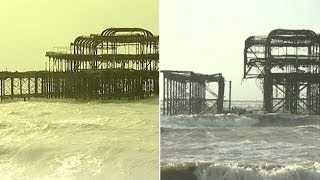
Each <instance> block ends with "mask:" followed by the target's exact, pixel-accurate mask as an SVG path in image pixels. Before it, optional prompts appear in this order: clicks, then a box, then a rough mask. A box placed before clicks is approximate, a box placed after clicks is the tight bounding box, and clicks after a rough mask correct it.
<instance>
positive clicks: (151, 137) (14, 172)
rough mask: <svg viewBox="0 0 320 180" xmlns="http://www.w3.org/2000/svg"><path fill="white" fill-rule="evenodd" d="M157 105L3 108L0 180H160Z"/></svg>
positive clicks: (46, 103) (34, 103) (64, 103)
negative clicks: (144, 177) (146, 175)
mask: <svg viewBox="0 0 320 180" xmlns="http://www.w3.org/2000/svg"><path fill="white" fill-rule="evenodd" d="M157 103H158V101H157V98H154V99H148V100H141V101H135V102H122V101H118V102H116V101H115V102H109V101H108V102H101V101H95V102H77V101H74V100H41V99H39V100H38V99H33V100H31V101H26V102H21V101H18V102H10V101H5V102H2V103H0V140H1V141H0V172H1V173H0V179H1V180H2V179H3V180H11V179H17V180H29V179H31V180H38V179H39V180H56V179H59V180H60V179H62V180H64V179H65V180H79V179H80V180H81V179H82V180H87V179H93V180H94V179H97V180H98V179H106V178H107V179H123V180H127V179H130V180H131V179H141V177H143V176H144V175H145V173H144V172H149V173H148V177H150V178H151V179H156V178H157V177H158V168H157V167H158V107H159V106H158V104H157ZM137 166H139V167H137Z"/></svg>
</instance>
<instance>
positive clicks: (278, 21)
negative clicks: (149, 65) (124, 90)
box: [160, 0, 320, 100]
mask: <svg viewBox="0 0 320 180" xmlns="http://www.w3.org/2000/svg"><path fill="white" fill-rule="evenodd" d="M319 7H320V1H318V0H241V1H240V0H233V1H232V0H160V68H161V69H163V70H191V71H195V72H199V73H208V74H215V73H222V74H223V76H224V77H225V79H226V83H228V82H227V81H229V80H231V81H232V99H237V100H262V99H263V96H262V91H261V90H260V88H259V81H256V80H254V79H251V80H242V78H243V61H244V60H243V50H244V41H245V39H246V38H248V37H249V36H252V35H268V33H269V32H270V31H271V30H273V29H277V28H283V29H310V30H313V31H315V32H316V33H320V26H319V25H320V24H319V23H320V21H319V20H320V13H319ZM226 85H227V84H226ZM227 87H228V86H226V88H225V92H226V93H225V94H228V88H227ZM226 98H228V97H226Z"/></svg>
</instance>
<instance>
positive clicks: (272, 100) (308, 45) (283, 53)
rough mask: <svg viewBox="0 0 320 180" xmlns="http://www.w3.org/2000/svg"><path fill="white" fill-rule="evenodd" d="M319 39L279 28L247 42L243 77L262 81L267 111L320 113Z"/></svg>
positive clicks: (314, 34) (317, 36)
mask: <svg viewBox="0 0 320 180" xmlns="http://www.w3.org/2000/svg"><path fill="white" fill-rule="evenodd" d="M319 51H320V36H319V35H318V34H316V33H315V32H313V31H310V30H285V29H276V30H273V31H271V32H270V33H269V35H268V36H251V37H249V38H248V39H247V40H246V41H245V48H244V78H258V79H262V80H263V97H264V103H263V107H264V110H265V111H266V112H278V111H284V112H290V113H293V114H301V113H309V114H320V96H319V94H320V69H319V67H320V56H319Z"/></svg>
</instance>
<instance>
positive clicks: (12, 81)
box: [11, 78, 14, 99]
mask: <svg viewBox="0 0 320 180" xmlns="http://www.w3.org/2000/svg"><path fill="white" fill-rule="evenodd" d="M13 96H14V78H11V99H13Z"/></svg>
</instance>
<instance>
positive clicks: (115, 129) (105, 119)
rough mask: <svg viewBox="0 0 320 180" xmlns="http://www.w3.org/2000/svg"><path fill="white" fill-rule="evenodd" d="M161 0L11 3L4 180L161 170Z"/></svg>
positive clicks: (1, 86)
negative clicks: (159, 68)
mask: <svg viewBox="0 0 320 180" xmlns="http://www.w3.org/2000/svg"><path fill="white" fill-rule="evenodd" d="M158 14H159V11H158V1H157V0H151V1H150V0H136V1H127V0H118V1H103V0H93V1H85V0H80V1H65V0H57V1H51V0H48V1H40V0H34V1H19V0H13V1H5V2H2V3H1V7H0V17H1V18H0V19H1V29H0V33H1V35H2V38H1V41H0V49H1V53H0V59H1V64H0V99H1V102H0V112H1V113H0V172H1V173H0V179H4V180H11V179H17V180H25V179H28V180H29V179H31V180H33V179H34V180H46V179H48V180H56V179H57V180H58V179H59V180H61V179H65V180H104V179H111V180H112V179H117V180H118V179H120V180H122V179H123V180H131V179H137V180H138V179H139V180H142V179H146V180H150V179H158V177H159V169H158V168H159V167H158V166H159V110H158V109H159V105H158V95H159V73H158V64H159V25H158V19H159V15H158Z"/></svg>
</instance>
